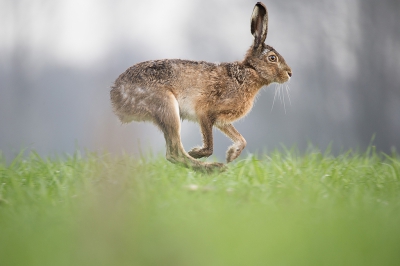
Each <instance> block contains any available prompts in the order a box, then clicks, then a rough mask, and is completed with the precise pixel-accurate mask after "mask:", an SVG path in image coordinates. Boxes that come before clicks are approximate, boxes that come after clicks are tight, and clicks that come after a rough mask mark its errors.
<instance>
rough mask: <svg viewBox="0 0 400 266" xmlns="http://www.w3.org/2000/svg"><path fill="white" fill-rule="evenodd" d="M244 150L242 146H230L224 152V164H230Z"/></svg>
mask: <svg viewBox="0 0 400 266" xmlns="http://www.w3.org/2000/svg"><path fill="white" fill-rule="evenodd" d="M243 149H244V145H232V146H231V147H229V149H228V151H227V152H226V162H227V163H230V162H232V161H233V160H235V159H236V158H237V157H238V156H239V155H240V153H242V150H243Z"/></svg>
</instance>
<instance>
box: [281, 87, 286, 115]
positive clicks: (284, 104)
mask: <svg viewBox="0 0 400 266" xmlns="http://www.w3.org/2000/svg"><path fill="white" fill-rule="evenodd" d="M281 90H282V102H283V109H284V110H285V114H286V103H285V93H284V91H283V85H281Z"/></svg>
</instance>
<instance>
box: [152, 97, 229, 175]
mask: <svg viewBox="0 0 400 266" xmlns="http://www.w3.org/2000/svg"><path fill="white" fill-rule="evenodd" d="M158 97H160V98H159V99H157V100H159V101H158V104H157V105H158V109H157V111H156V112H154V113H153V122H154V123H155V124H156V125H157V126H158V127H159V128H160V129H161V131H162V132H163V133H164V138H165V141H166V146H167V152H166V157H167V160H168V161H170V162H172V163H176V164H180V165H183V166H185V167H188V168H192V169H193V170H196V171H202V172H212V171H214V170H222V169H224V164H222V163H205V162H201V161H198V160H196V159H194V158H192V157H191V156H189V154H187V153H186V151H185V150H184V149H183V145H182V143H181V137H180V131H181V121H180V116H179V105H178V101H177V100H176V98H175V96H174V95H173V94H172V93H171V92H169V91H167V92H166V93H165V94H164V93H162V95H158ZM158 97H157V98H158Z"/></svg>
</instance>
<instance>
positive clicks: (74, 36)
mask: <svg viewBox="0 0 400 266" xmlns="http://www.w3.org/2000/svg"><path fill="white" fill-rule="evenodd" d="M255 3H256V1H249V0H234V1H232V0H229V1H228V0H218V1H215V0H214V1H211V0H190V1H188V0H170V1H166V0H152V1H138V0H131V1H127V0H121V1H118V0H84V1H82V0H57V1H46V0H35V1H31V0H0V150H1V152H2V153H3V155H4V156H5V157H6V158H7V159H9V160H11V159H12V158H13V157H14V156H15V155H16V154H18V153H19V152H20V150H21V149H22V148H27V149H28V150H29V149H34V150H36V151H37V152H38V153H39V154H41V155H43V156H53V155H56V154H63V153H73V152H74V151H75V150H76V149H87V150H89V151H103V150H106V151H109V152H111V153H113V154H120V153H121V152H126V153H129V154H133V155H137V154H138V153H139V152H140V151H141V150H142V151H143V152H148V151H150V150H151V151H152V152H153V153H156V154H157V153H164V152H165V142H164V139H163V136H162V134H161V132H159V131H158V129H157V128H156V127H154V126H153V125H151V124H149V123H137V122H133V123H131V124H128V125H121V124H120V122H119V121H118V120H117V117H116V116H115V115H113V114H112V111H111V105H110V101H109V90H110V86H111V85H112V83H113V81H114V80H115V79H116V78H117V77H118V75H119V74H121V73H122V72H123V71H125V70H126V69H127V68H128V67H129V66H131V65H133V64H135V63H138V62H140V61H145V60H152V59H163V58H182V59H191V60H206V61H211V62H226V61H237V60H242V58H243V56H244V54H245V52H246V50H247V49H248V47H249V46H250V45H251V44H252V40H253V38H252V35H251V34H250V16H251V13H252V10H253V7H254V4H255ZM264 3H265V4H266V6H267V8H268V11H269V32H268V36H267V41H266V43H267V44H269V45H271V46H273V47H274V48H276V49H277V50H278V52H280V53H281V54H282V55H283V56H284V57H285V59H286V61H287V62H288V63H289V65H290V66H291V67H292V70H293V77H292V79H291V81H290V84H289V87H290V102H289V99H288V96H287V94H286V93H284V94H281V97H280V98H279V96H277V97H276V99H275V102H274V106H273V108H272V105H273V99H274V92H275V85H271V86H269V87H266V88H265V89H263V90H262V91H260V94H259V97H258V99H257V101H256V104H255V106H254V108H253V110H252V112H251V113H250V114H249V115H248V116H247V117H246V118H244V119H243V120H241V121H238V122H237V123H236V124H235V125H236V127H237V129H238V130H239V131H240V132H241V133H242V135H243V136H244V137H245V138H246V140H247V142H248V146H247V148H246V150H245V153H246V152H247V153H256V152H268V151H271V150H272V149H276V148H278V149H279V148H281V147H282V145H284V146H286V147H292V146H294V145H296V146H297V147H298V148H299V149H300V150H301V151H304V150H305V149H306V148H307V146H308V144H309V143H312V144H314V145H316V146H318V147H320V148H321V149H323V150H324V149H326V147H328V145H329V144H331V145H332V150H333V152H334V153H338V152H340V151H344V150H348V149H350V148H353V149H360V150H363V149H365V148H366V147H367V146H368V145H369V143H370V142H371V139H372V137H373V136H374V135H375V140H374V142H373V143H374V144H375V145H376V147H377V150H379V151H384V152H387V153H389V152H391V150H392V149H395V148H396V147H397V148H398V147H400V1H398V0H381V1H373V0H337V1H328V0H307V1H306V0H298V1H285V0H284V1H271V0H264ZM282 95H284V96H282ZM282 97H284V102H283V100H282ZM214 134H215V135H214V138H215V141H214V143H215V144H214V145H215V149H214V150H215V154H216V156H217V158H218V159H221V160H222V159H223V158H224V154H225V150H226V149H227V147H228V146H229V145H230V140H229V139H228V138H226V137H225V136H224V135H222V134H221V133H220V132H218V131H215V133H214ZM182 141H183V144H184V146H185V148H186V150H189V149H190V148H191V147H193V146H196V145H200V144H201V135H200V131H199V127H198V125H197V124H194V123H190V122H183V126H182Z"/></svg>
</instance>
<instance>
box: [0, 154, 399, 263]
mask: <svg viewBox="0 0 400 266" xmlns="http://www.w3.org/2000/svg"><path fill="white" fill-rule="evenodd" d="M0 265H1V266H8V265H10V266H15V265H24V266H25V265H41V266H43V265H52V266H63V265H93V266H94V265H96V266H99V265H100V266H101V265H115V266H119V265H171V266H172V265H174V266H180V265H194V266H196V265H296V266H297V265H353V266H354V265H400V158H399V156H398V155H395V154H393V155H384V154H377V153H375V152H374V150H373V148H371V149H369V150H368V151H367V152H366V153H363V154H360V153H353V152H347V153H343V154H342V155H340V156H336V157H334V156H332V155H330V154H329V153H328V154H322V153H321V152H319V151H315V150H310V151H309V152H307V153H305V154H301V155H300V154H299V153H298V152H296V151H295V150H291V151H287V152H272V153H269V154H268V155H265V156H260V157H255V156H248V157H245V158H242V160H239V161H238V162H237V163H234V164H231V165H230V167H229V169H228V171H226V172H224V173H222V174H214V175H204V174H199V173H194V172H192V171H190V170H187V169H184V168H180V167H178V166H175V165H172V164H170V163H168V162H167V161H166V160H165V159H164V158H162V157H161V156H160V157H157V158H151V157H146V158H144V157H142V158H132V157H130V156H120V157H117V158H115V157H112V156H109V155H96V154H87V155H85V156H81V155H80V154H79V153H76V154H75V155H73V156H70V157H63V158H62V159H47V158H41V157H40V156H38V155H37V154H35V153H32V154H31V155H30V156H29V157H25V158H22V156H21V157H18V158H16V159H15V160H14V161H13V162H12V163H11V164H6V163H5V162H4V160H3V162H0Z"/></svg>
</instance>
